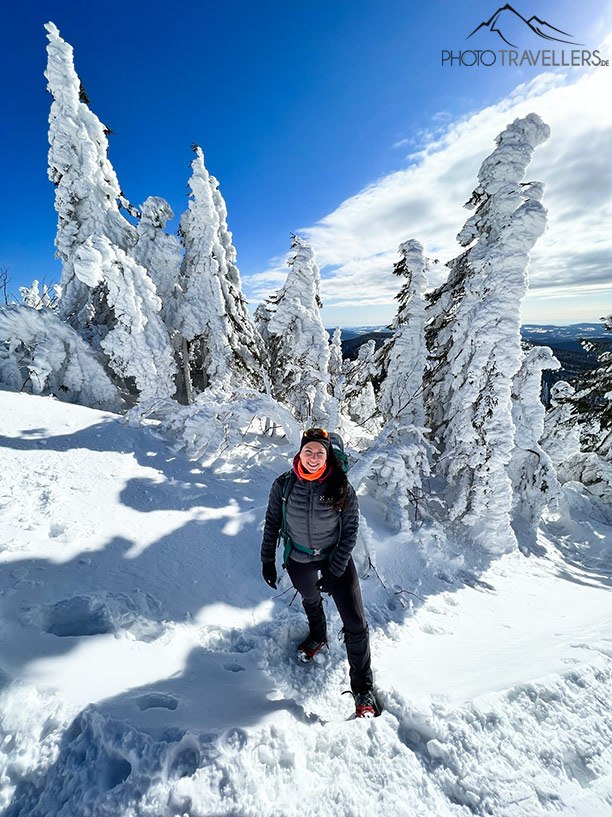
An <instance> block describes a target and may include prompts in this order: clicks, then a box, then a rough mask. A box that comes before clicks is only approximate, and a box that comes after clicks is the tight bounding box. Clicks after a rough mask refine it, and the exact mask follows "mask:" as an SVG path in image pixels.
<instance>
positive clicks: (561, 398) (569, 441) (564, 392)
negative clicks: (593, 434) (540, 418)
mask: <svg viewBox="0 0 612 817" xmlns="http://www.w3.org/2000/svg"><path fill="white" fill-rule="evenodd" d="M573 394H574V387H573V386H571V385H570V384H569V383H567V382H566V381H565V380H557V382H556V383H553V385H552V386H551V389H550V408H549V409H548V411H547V412H546V413H545V415H544V432H543V434H542V437H541V439H540V445H541V446H542V448H543V449H544V451H546V453H547V454H548V456H549V457H550V459H551V460H552V463H553V465H554V466H555V468H557V469H558V468H559V467H560V466H561V465H563V463H565V462H567V461H568V460H569V459H570V457H573V455H574V454H578V453H579V452H580V426H579V425H578V423H577V422H576V417H575V414H574V407H573V404H572V399H571V398H572V395H573Z"/></svg>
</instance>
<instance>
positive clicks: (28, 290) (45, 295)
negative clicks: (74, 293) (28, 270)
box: [19, 280, 62, 309]
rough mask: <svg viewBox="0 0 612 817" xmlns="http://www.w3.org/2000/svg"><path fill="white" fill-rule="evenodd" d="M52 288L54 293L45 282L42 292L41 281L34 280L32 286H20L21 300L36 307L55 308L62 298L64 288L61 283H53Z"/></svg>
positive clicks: (26, 304)
mask: <svg viewBox="0 0 612 817" xmlns="http://www.w3.org/2000/svg"><path fill="white" fill-rule="evenodd" d="M51 289H52V293H51V292H49V287H48V286H47V284H43V288H42V292H41V291H40V286H39V282H38V281H37V280H34V281H32V286H30V287H19V292H20V294H21V302H22V303H23V304H24V305H25V306H31V307H33V308H34V309H55V308H56V307H57V304H58V302H59V299H60V298H61V294H62V288H61V287H60V286H59V284H53V285H52V287H51Z"/></svg>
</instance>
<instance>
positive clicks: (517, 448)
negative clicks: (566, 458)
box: [508, 346, 561, 551]
mask: <svg viewBox="0 0 612 817" xmlns="http://www.w3.org/2000/svg"><path fill="white" fill-rule="evenodd" d="M559 368H561V364H560V363H559V361H558V360H557V359H556V358H555V357H554V355H553V353H552V351H551V350H550V349H549V348H548V346H534V347H533V348H531V349H530V350H529V351H528V352H527V354H526V355H525V356H524V358H523V361H522V363H521V368H520V369H519V370H518V372H517V373H516V374H515V376H514V379H513V381H512V420H513V422H514V427H515V434H514V448H513V449H512V457H511V459H510V462H509V464H508V474H509V476H510V479H511V480H512V527H513V528H514V532H515V533H516V536H517V540H518V541H519V542H520V546H521V548H522V549H525V550H531V551H532V550H534V549H535V547H536V544H537V532H538V525H539V524H540V519H541V517H542V512H543V511H544V508H545V507H546V505H547V504H548V503H549V502H550V500H551V499H552V498H553V497H554V496H555V495H556V494H557V493H558V492H559V483H558V481H557V476H556V474H555V467H554V465H553V463H552V460H551V458H550V457H549V456H548V454H547V453H546V452H545V451H544V449H543V448H542V446H541V445H540V443H539V441H540V439H541V437H542V435H543V433H544V412H545V409H544V405H543V403H542V401H541V399H540V391H541V388H542V372H543V371H544V370H545V369H559Z"/></svg>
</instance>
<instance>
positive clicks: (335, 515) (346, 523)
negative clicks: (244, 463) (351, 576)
mask: <svg viewBox="0 0 612 817" xmlns="http://www.w3.org/2000/svg"><path fill="white" fill-rule="evenodd" d="M292 473H293V472H292V471H288V472H287V473H285V474H281V475H280V477H278V478H277V479H275V480H274V482H273V483H272V488H271V490H270V498H269V499H268V509H267V510H266V523H265V527H264V535H263V541H262V543H261V560H262V562H273V561H275V558H276V544H277V540H278V534H279V531H280V528H281V524H282V519H283V514H282V499H283V485H284V482H285V479H286V478H287V476H289V474H292ZM294 476H295V475H294ZM324 493H325V482H324V481H323V482H321V481H317V482H310V481H308V480H302V479H300V478H299V477H298V476H295V480H294V483H293V487H292V488H291V492H290V493H289V498H288V500H287V532H288V533H289V536H290V537H291V538H292V539H293V541H294V542H297V543H298V544H300V545H304V546H305V547H309V548H313V549H319V550H321V549H323V548H326V547H329V546H330V545H335V544H336V542H337V541H338V525H339V521H340V517H342V535H341V537H340V541H339V542H338V546H337V547H336V550H335V551H334V552H333V555H332V557H331V559H330V562H329V569H330V570H331V572H332V573H334V574H335V575H336V576H341V575H342V574H343V573H344V570H345V568H346V565H347V562H348V560H349V556H350V555H351V551H352V550H353V548H354V547H355V542H356V541H357V529H358V527H359V505H358V503H357V496H356V494H355V491H354V489H353V486H352V485H350V483H349V485H348V492H347V496H346V503H345V506H344V509H343V510H342V511H336V510H334V509H333V508H332V506H331V505H329V504H327V503H324V502H322V501H321V499H322V496H323V495H324ZM293 555H295V557H296V558H297V559H298V561H310V560H311V559H315V558H316V557H314V556H309V555H308V554H306V553H302V552H300V551H296V550H293V551H292V556H293ZM319 558H321V557H319Z"/></svg>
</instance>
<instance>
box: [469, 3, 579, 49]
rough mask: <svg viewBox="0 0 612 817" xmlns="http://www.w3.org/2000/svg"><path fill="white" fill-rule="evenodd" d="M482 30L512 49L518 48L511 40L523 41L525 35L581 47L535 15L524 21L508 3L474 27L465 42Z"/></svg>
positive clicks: (567, 35)
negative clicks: (535, 35) (499, 38)
mask: <svg viewBox="0 0 612 817" xmlns="http://www.w3.org/2000/svg"><path fill="white" fill-rule="evenodd" d="M483 29H486V30H488V31H490V32H494V33H495V34H497V35H498V36H499V37H501V39H502V40H503V41H504V42H505V43H507V44H508V45H510V46H512V47H513V48H517V47H518V46H516V45H515V44H514V43H513V42H512V40H518V39H523V38H524V35H525V34H528V35H529V36H530V37H531V36H532V35H533V34H537V36H538V37H541V38H542V39H544V40H551V41H553V42H557V43H569V44H570V45H582V43H577V42H575V41H574V40H573V39H567V38H568V37H570V38H571V37H572V36H573V35H572V34H568V33H567V31H561V29H560V28H556V27H555V26H553V25H551V24H550V23H547V22H546V20H540V18H539V17H536V15H535V14H534V15H533V16H532V17H530V18H529V19H528V20H526V19H525V18H524V17H523V16H522V14H519V13H518V11H516V10H515V9H513V8H512V6H511V5H510V4H509V3H506V5H505V6H501V8H498V9H497V11H496V12H495V14H494V15H493V16H492V17H491V18H490V19H489V20H486V21H484V22H482V23H480V25H479V26H476V28H475V29H474V31H472V33H471V34H468V36H467V37H466V40H469V38H470V37H472V36H473V35H474V34H476V32H477V31H482V30H483ZM559 35H562V36H559ZM564 38H566V39H564Z"/></svg>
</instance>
